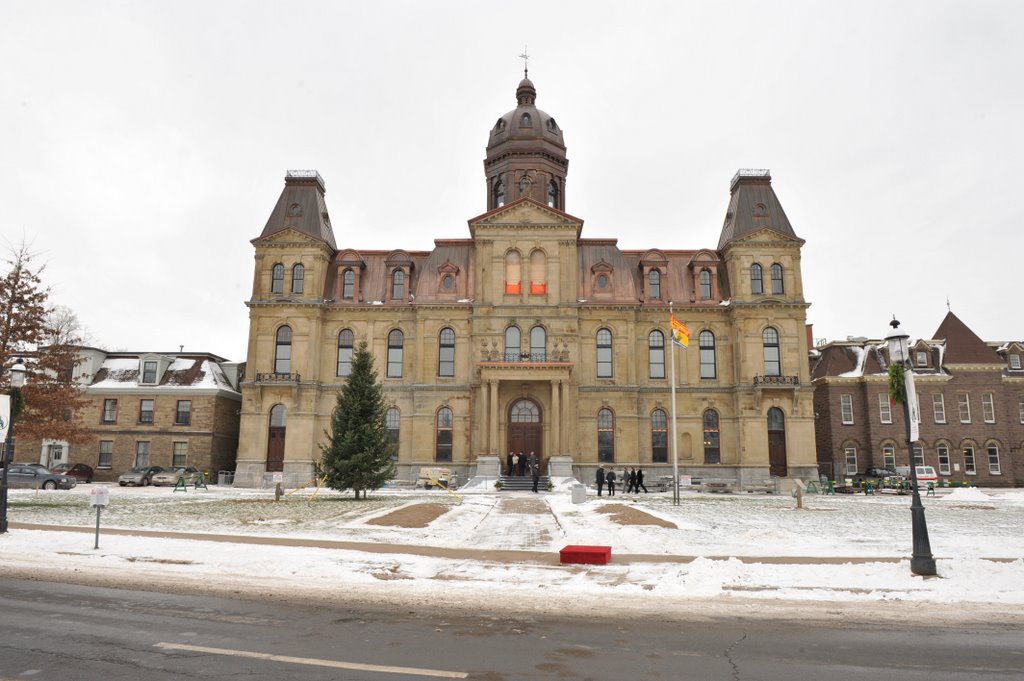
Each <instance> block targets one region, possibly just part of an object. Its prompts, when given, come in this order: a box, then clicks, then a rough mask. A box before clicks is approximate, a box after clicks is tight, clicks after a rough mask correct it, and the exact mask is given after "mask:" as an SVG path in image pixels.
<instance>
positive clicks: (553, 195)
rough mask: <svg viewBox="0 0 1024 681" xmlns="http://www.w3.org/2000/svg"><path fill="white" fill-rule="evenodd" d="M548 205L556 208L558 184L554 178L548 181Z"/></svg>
mask: <svg viewBox="0 0 1024 681" xmlns="http://www.w3.org/2000/svg"><path fill="white" fill-rule="evenodd" d="M548 122H549V123H550V121H548ZM548 206H550V207H551V208H558V185H557V184H556V183H555V181H554V180H551V181H550V182H548Z"/></svg>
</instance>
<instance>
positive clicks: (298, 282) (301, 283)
mask: <svg viewBox="0 0 1024 681" xmlns="http://www.w3.org/2000/svg"><path fill="white" fill-rule="evenodd" d="M305 278H306V268H305V267H303V266H302V265H300V264H298V263H296V264H295V265H293V266H292V293H302V292H303V289H304V288H305V283H306V282H305Z"/></svg>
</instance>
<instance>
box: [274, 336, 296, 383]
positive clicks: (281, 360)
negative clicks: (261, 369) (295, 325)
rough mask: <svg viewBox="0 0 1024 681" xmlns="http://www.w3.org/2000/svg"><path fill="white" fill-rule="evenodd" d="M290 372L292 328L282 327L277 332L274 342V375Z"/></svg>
mask: <svg viewBox="0 0 1024 681" xmlns="http://www.w3.org/2000/svg"><path fill="white" fill-rule="evenodd" d="M291 371H292V327H290V326H282V327H281V328H279V329H278V330H277V336H276V338H275V342H274V373H275V374H290V373H291Z"/></svg>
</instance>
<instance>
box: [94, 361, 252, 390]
mask: <svg viewBox="0 0 1024 681" xmlns="http://www.w3.org/2000/svg"><path fill="white" fill-rule="evenodd" d="M139 361H140V360H139V358H138V357H110V358H107V359H106V360H104V362H103V364H102V366H100V369H99V371H97V372H96V378H95V380H94V382H93V383H92V384H91V385H90V386H89V387H90V388H92V389H99V390H111V389H116V390H136V389H138V388H140V387H142V388H159V389H161V390H186V389H187V390H196V389H219V390H231V391H234V390H235V389H234V388H233V387H232V385H231V381H229V380H228V379H227V376H226V375H225V374H224V371H223V370H222V369H221V367H220V365H219V364H217V363H216V362H213V361H211V360H209V359H208V358H200V357H176V358H174V359H173V361H171V363H170V364H169V365H168V366H167V368H166V369H165V370H164V372H163V374H162V376H161V377H160V382H159V383H157V384H156V385H140V383H139ZM197 364H198V366H197ZM236 392H237V391H236Z"/></svg>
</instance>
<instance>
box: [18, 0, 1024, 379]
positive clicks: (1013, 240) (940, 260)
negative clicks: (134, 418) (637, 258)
mask: <svg viewBox="0 0 1024 681" xmlns="http://www.w3.org/2000/svg"><path fill="white" fill-rule="evenodd" d="M1022 31H1024V3H1021V2H1018V1H1015V0H1006V1H1005V2H995V1H992V2H985V1H971V2H967V1H964V2H940V1H935V0H929V1H927V2H898V3H893V2H889V1H885V2H857V3H844V4H843V5H842V7H840V5H839V4H838V3H820V2H785V3H781V2H763V1H759V2H745V1H740V2H737V1H733V2H728V3H724V2H701V3H696V2H680V1H679V0H674V1H672V2H632V3H622V2H595V1H594V0H588V1H586V2H547V3H533V4H530V3H527V4H523V3H505V4H501V3H482V2H468V1H467V2H425V1H420V2H377V1H375V2H360V3H356V2H345V3H342V2H317V1H314V0H305V1H303V2H253V1H245V2H243V1H236V2H214V1H212V0H204V1H202V2H187V1H175V2H149V1H142V0H131V1H130V2H58V1H49V2H39V1H37V0H4V1H3V2H2V3H0V63H2V64H4V66H3V67H2V68H0V131H2V132H0V134H2V139H3V144H2V146H0V205H2V207H3V210H2V211H0V235H2V237H3V239H4V241H5V242H6V243H5V244H3V246H4V247H6V246H7V245H8V244H17V243H19V242H20V241H21V240H22V239H23V238H24V239H25V240H26V241H27V242H29V243H30V245H31V247H32V248H33V250H35V251H36V252H38V253H39V257H40V261H41V262H45V263H46V265H47V269H46V275H45V277H46V280H47V282H48V283H49V284H51V285H52V287H53V297H52V300H53V302H55V303H59V304H63V305H67V306H69V307H71V308H72V309H74V310H75V311H76V312H77V313H78V316H79V318H80V320H81V321H82V323H83V324H84V325H85V326H86V327H88V329H89V330H90V331H91V332H92V336H93V340H94V343H95V344H96V345H99V346H101V347H107V348H111V349H128V350H155V351H166V350H177V349H178V347H179V346H180V345H183V346H184V347H185V349H186V350H197V351H198V350H203V351H209V352H214V353H217V354H220V355H223V356H225V357H228V358H230V359H234V360H242V359H244V358H245V350H246V338H247V333H248V313H247V309H246V307H245V305H244V301H245V300H246V299H247V298H248V297H249V295H250V293H251V289H252V276H253V273H252V266H253V248H252V245H251V244H250V243H249V242H250V240H251V239H253V238H254V237H257V236H258V235H259V234H260V232H261V231H262V229H263V226H264V225H265V223H266V220H267V218H268V216H269V215H270V211H271V209H272V208H273V206H274V204H275V202H276V201H277V198H278V195H279V194H280V192H281V189H282V187H283V180H284V174H285V172H286V171H287V170H288V169H311V168H314V169H317V170H319V172H320V174H321V175H322V176H323V178H324V180H325V182H326V184H327V203H328V207H329V209H330V212H331V221H332V223H333V226H334V230H335V236H336V238H337V242H338V246H339V247H342V248H343V247H354V248H373V249H391V248H405V249H410V250H419V249H421V250H428V249H430V248H431V247H432V245H433V239H434V238H464V237H468V235H469V231H468V228H467V224H466V221H467V219H469V218H471V217H474V216H476V215H479V214H480V213H483V212H484V211H485V209H486V203H485V190H484V186H485V185H484V174H483V163H482V161H483V158H484V153H485V151H484V148H485V146H486V142H487V133H488V131H489V129H490V127H491V126H492V125H493V123H494V121H495V120H496V119H497V118H498V116H500V115H501V114H503V113H505V112H507V111H509V110H511V109H513V108H515V88H516V85H517V84H518V82H519V80H520V79H521V78H522V73H523V72H522V67H523V65H522V60H520V59H518V58H517V55H519V54H521V53H522V52H523V48H524V45H528V46H529V47H528V49H529V54H530V78H531V79H532V80H533V82H534V83H535V84H536V87H537V91H538V96H537V104H538V106H539V107H540V108H541V109H543V110H545V111H547V112H548V113H550V114H551V115H553V116H555V117H556V118H557V120H558V122H559V125H560V126H561V127H562V128H563V129H564V131H565V141H566V144H567V146H568V155H569V159H570V163H569V175H568V181H567V188H566V208H567V211H568V212H569V213H572V214H573V215H576V216H578V217H580V218H582V219H583V220H584V221H585V222H584V228H583V235H584V236H585V237H617V238H618V239H619V246H620V247H622V248H627V249H646V248H653V247H657V248H663V249H696V248H701V247H710V248H714V247H716V246H717V244H718V235H719V230H720V228H721V224H722V221H723V219H724V216H725V211H726V207H727V205H728V200H729V181H730V179H731V178H732V176H733V174H734V173H735V172H736V170H737V169H738V168H769V169H770V170H771V173H772V181H773V186H774V187H775V191H776V193H777V194H778V196H779V199H780V201H781V202H782V205H783V208H784V209H785V211H786V213H787V214H788V216H789V219H790V221H791V223H792V225H793V228H794V230H795V231H796V233H797V235H799V236H800V237H801V238H803V239H805V240H806V245H805V246H804V248H803V279H804V292H805V295H806V298H807V300H808V301H810V302H811V303H812V306H811V308H810V309H809V310H808V321H809V322H810V323H813V324H814V335H815V337H816V338H828V339H830V340H831V339H843V338H846V337H847V336H859V335H865V336H870V337H881V336H882V335H884V333H885V331H886V330H887V326H886V324H887V322H888V320H889V319H890V318H891V317H892V315H893V314H895V315H896V316H897V317H898V318H899V319H900V320H901V321H902V322H903V330H905V331H906V332H907V333H909V334H910V335H911V336H914V337H918V336H925V337H930V336H931V334H932V333H933V332H934V331H935V329H936V328H937V327H938V325H939V323H940V322H941V320H942V317H943V316H944V315H945V313H946V299H947V297H948V299H949V301H950V305H951V307H952V310H953V312H955V313H956V314H957V315H958V316H959V317H960V318H961V319H963V320H964V321H965V322H966V323H967V324H968V325H969V326H970V327H972V328H973V329H974V330H975V331H976V332H977V333H978V334H979V335H981V336H982V338H985V339H986V340H1010V339H1024V319H1022V315H1021V314H1020V303H1019V300H1018V298H1019V290H1020V286H1019V276H1018V274H1017V269H1018V262H1019V260H1020V258H1021V256H1022V251H1024V236H1022V227H1024V201H1022V199H1021V198H1020V194H1019V193H1018V192H1019V191H1020V190H1019V184H1020V183H1019V182H1017V178H1016V177H1015V176H1014V174H1013V173H1014V172H1016V171H1014V168H1017V169H1018V170H1019V169H1020V162H1021V159H1022V158H1024V132H1022V131H1024V126H1022V120H1024V87H1022V85H1021V82H1022V81H1021V78H1022V76H1021V73H1022V68H1024V40H1022V39H1021V35H1022ZM1011 291H1013V292H1014V294H1011Z"/></svg>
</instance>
